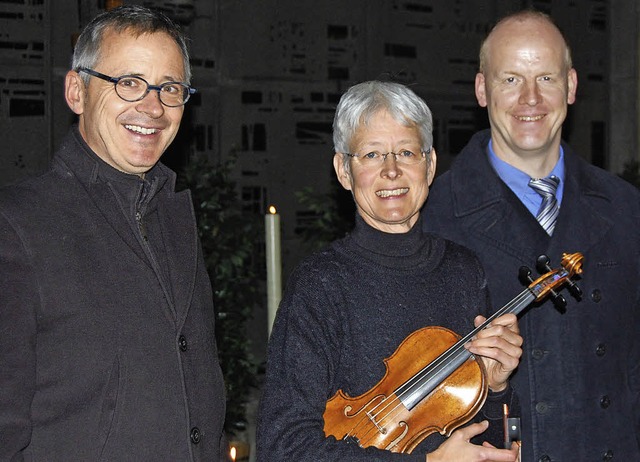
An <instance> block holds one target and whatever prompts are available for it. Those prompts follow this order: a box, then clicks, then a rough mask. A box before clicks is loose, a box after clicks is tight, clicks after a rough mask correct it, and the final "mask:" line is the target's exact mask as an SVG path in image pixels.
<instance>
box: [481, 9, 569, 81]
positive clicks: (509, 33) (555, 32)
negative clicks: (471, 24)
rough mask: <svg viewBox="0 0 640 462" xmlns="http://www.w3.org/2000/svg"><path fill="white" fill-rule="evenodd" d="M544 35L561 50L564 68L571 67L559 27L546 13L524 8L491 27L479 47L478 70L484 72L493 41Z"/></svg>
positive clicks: (489, 57)
mask: <svg viewBox="0 0 640 462" xmlns="http://www.w3.org/2000/svg"><path fill="white" fill-rule="evenodd" d="M543 35H544V36H545V38H546V39H547V40H551V41H553V42H556V43H557V44H558V46H560V47H561V49H562V52H563V60H564V64H565V66H566V69H567V70H568V69H571V68H572V67H573V63H572V60H571V50H570V49H569V45H568V44H567V41H566V40H565V38H564V36H563V35H562V32H560V29H558V27H557V26H556V25H555V23H554V22H553V20H552V19H551V18H550V17H549V16H548V15H546V14H544V13H542V12H539V11H532V10H525V11H520V12H518V13H514V14H512V15H509V16H506V17H504V18H503V19H501V20H500V21H498V23H497V24H496V25H495V26H494V27H493V29H491V32H489V35H487V37H486V38H485V39H484V41H483V42H482V45H481V47H480V72H485V70H486V69H487V65H488V60H490V59H491V51H492V48H493V44H494V43H502V44H504V43H509V42H511V41H513V40H516V39H518V38H520V39H526V38H531V39H534V38H536V37H538V38H539V37H540V36H543Z"/></svg>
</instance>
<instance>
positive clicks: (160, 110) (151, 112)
mask: <svg viewBox="0 0 640 462" xmlns="http://www.w3.org/2000/svg"><path fill="white" fill-rule="evenodd" d="M136 109H137V111H138V112H143V113H145V114H147V115H148V116H149V117H152V118H154V119H156V118H158V117H160V116H162V114H164V105H163V104H162V102H161V101H160V93H159V92H158V91H157V90H151V89H150V90H149V92H148V93H147V94H146V95H145V97H144V98H142V99H141V100H140V101H138V102H137V104H136Z"/></svg>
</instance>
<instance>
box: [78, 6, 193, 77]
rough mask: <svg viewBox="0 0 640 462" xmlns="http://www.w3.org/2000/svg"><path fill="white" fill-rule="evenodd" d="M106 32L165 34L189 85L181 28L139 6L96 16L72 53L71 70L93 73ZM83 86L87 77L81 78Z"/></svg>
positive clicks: (81, 35) (188, 65)
mask: <svg viewBox="0 0 640 462" xmlns="http://www.w3.org/2000/svg"><path fill="white" fill-rule="evenodd" d="M106 30H113V31H115V32H123V31H127V32H130V33H132V34H133V35H134V36H136V37H138V36H140V35H143V34H152V33H156V32H164V33H166V34H168V35H170V36H171V37H172V38H173V39H174V40H175V42H176V45H178V48H180V52H181V53H182V58H183V60H184V81H185V82H186V83H190V82H191V66H190V64H189V51H188V49H187V38H186V37H185V35H184V34H183V32H182V30H181V29H180V26H178V25H177V24H176V23H174V22H173V21H172V20H171V19H169V18H168V17H167V16H165V15H164V14H163V13H160V12H159V11H153V10H151V9H149V8H145V7H143V6H139V5H126V6H121V7H118V8H114V9H112V10H109V11H105V12H104V13H101V14H99V15H98V16H96V17H95V18H94V19H93V20H92V21H91V22H90V23H89V24H87V26H86V27H85V28H84V30H83V31H82V33H81V34H80V37H79V38H78V41H77V43H76V46H75V49H74V51H73V61H72V64H71V68H72V69H74V70H76V71H77V70H78V69H80V68H83V67H84V68H89V69H92V68H94V67H95V65H96V64H97V62H98V60H99V59H100V47H101V46H102V39H103V36H104V33H105V31H106ZM82 78H83V79H84V80H85V83H87V82H88V79H89V76H88V75H86V74H85V75H83V76H82Z"/></svg>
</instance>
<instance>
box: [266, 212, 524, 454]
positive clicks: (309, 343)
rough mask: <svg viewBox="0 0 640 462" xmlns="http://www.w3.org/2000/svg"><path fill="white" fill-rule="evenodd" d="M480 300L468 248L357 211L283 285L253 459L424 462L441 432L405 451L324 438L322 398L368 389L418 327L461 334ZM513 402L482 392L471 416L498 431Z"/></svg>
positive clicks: (483, 301) (480, 280) (479, 280)
mask: <svg viewBox="0 0 640 462" xmlns="http://www.w3.org/2000/svg"><path fill="white" fill-rule="evenodd" d="M488 300H489V297H488V292H487V287H486V280H485V277H484V273H483V271H482V268H481V266H480V264H479V263H478V261H477V259H476V258H475V256H474V255H473V254H472V253H471V252H470V251H468V250H466V249H465V248H463V247H460V246H458V245H456V244H454V243H452V242H450V241H446V240H443V239H441V238H439V237H436V236H433V235H430V234H427V233H425V232H423V231H422V230H421V229H420V227H419V226H416V227H414V228H413V229H411V230H410V231H409V232H408V233H405V234H388V233H384V232H381V231H378V230H376V229H374V228H372V227H370V226H369V225H367V224H366V223H365V222H364V220H362V219H361V218H360V217H357V219H356V227H355V229H354V231H353V232H352V233H351V234H350V235H348V236H347V237H345V238H343V239H341V240H338V241H336V242H334V243H332V244H331V245H330V246H328V247H327V248H326V249H324V250H322V251H320V252H318V253H316V254H314V255H312V256H310V257H308V258H307V259H306V260H304V261H303V262H302V263H301V264H300V265H299V266H298V267H297V268H296V269H295V270H294V272H293V273H292V275H291V277H290V279H289V281H288V284H287V288H286V291H285V294H284V297H283V300H282V302H281V304H280V307H279V310H278V314H277V317H276V321H275V324H274V328H273V332H272V334H271V338H270V341H269V351H268V362H267V374H266V381H265V386H264V389H263V397H262V401H261V404H260V413H259V418H258V438H257V439H258V441H257V445H258V447H257V455H258V461H259V462H266V461H268V462H271V461H283V460H295V461H298V462H301V461H307V460H308V461H314V462H317V461H335V460H344V461H347V460H348V461H363V462H364V461H367V462H371V461H387V460H405V461H409V460H416V461H418V460H420V461H423V460H424V454H425V453H427V452H430V451H431V450H433V449H435V448H437V447H438V446H439V445H440V444H441V442H442V441H443V438H442V437H441V436H440V435H438V434H435V435H431V436H430V437H428V438H427V439H426V440H425V441H424V442H423V443H422V444H421V445H419V446H418V447H417V448H416V449H415V450H414V452H413V454H411V455H406V454H393V453H391V452H388V451H382V450H379V449H376V448H367V449H362V448H360V447H358V445H356V444H346V443H344V442H342V441H336V440H335V439H334V438H325V435H324V432H323V427H324V422H323V418H322V415H323V413H324V409H325V405H326V402H327V400H328V399H329V398H331V397H332V396H333V395H334V394H335V393H336V391H337V390H339V389H341V390H342V391H343V392H344V393H346V394H347V395H349V396H351V397H356V396H359V395H361V394H363V393H365V392H366V391H368V390H369V389H371V388H372V387H373V386H374V385H376V384H377V383H378V382H379V381H380V380H381V379H382V378H383V377H384V375H385V371H386V368H385V364H384V362H383V360H384V359H385V358H388V357H389V356H391V355H392V354H393V353H394V351H395V350H396V349H397V348H398V346H399V345H400V343H401V342H402V341H403V340H404V339H405V338H406V337H407V336H408V335H409V334H411V333H412V332H414V331H416V330H418V329H420V328H422V327H426V326H443V327H446V328H449V329H451V330H453V331H454V332H457V333H459V334H462V335H464V334H466V333H468V332H469V331H470V330H472V329H473V318H474V317H475V316H476V315H477V314H486V312H487V310H488V305H489V303H488ZM512 398H513V396H512V393H511V390H510V388H509V389H508V390H507V391H506V392H503V393H500V394H492V393H490V395H489V399H488V400H487V403H485V406H484V408H483V409H482V411H481V412H480V414H481V415H479V416H477V417H476V420H477V421H479V420H482V419H484V418H491V417H492V418H493V419H495V420H496V421H497V425H495V427H496V428H497V430H498V435H499V431H500V430H501V410H502V404H501V403H502V402H503V401H505V402H506V403H507V404H511V402H510V401H511V400H512ZM499 441H500V438H499V437H498V438H497V440H495V439H494V440H493V442H494V443H498V442H499Z"/></svg>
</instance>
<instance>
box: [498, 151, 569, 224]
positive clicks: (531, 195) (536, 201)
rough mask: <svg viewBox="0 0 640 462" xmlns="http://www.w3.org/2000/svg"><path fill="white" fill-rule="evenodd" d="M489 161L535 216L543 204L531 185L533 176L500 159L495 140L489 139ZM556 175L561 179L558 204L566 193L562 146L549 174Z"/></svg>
mask: <svg viewBox="0 0 640 462" xmlns="http://www.w3.org/2000/svg"><path fill="white" fill-rule="evenodd" d="M487 153H488V158H489V163H490V164H491V166H492V167H493V169H494V170H495V172H496V173H497V174H498V176H499V177H500V179H501V180H502V181H503V182H504V183H505V184H506V185H507V186H508V187H509V189H511V190H512V191H513V193H514V194H515V195H516V196H517V197H518V199H520V201H521V202H522V203H523V204H524V205H525V207H527V209H529V211H530V212H531V213H532V214H533V215H534V216H535V215H536V214H537V213H538V210H539V209H540V204H542V197H541V196H540V195H539V194H538V193H537V192H535V191H534V190H533V189H531V188H530V187H529V180H530V179H531V177H530V176H529V175H527V174H526V173H524V172H523V171H522V170H518V169H517V168H515V167H514V166H512V165H510V164H508V163H506V162H505V161H503V160H502V159H500V158H499V157H498V156H497V155H496V153H495V152H494V150H493V142H492V140H489V146H488V148H487ZM551 175H555V176H557V177H558V178H559V179H560V184H559V185H558V189H557V190H556V200H557V201H558V204H561V203H562V196H563V194H564V177H565V169H564V149H562V146H560V156H559V158H558V162H557V163H556V165H555V166H554V167H553V170H551V172H550V173H549V175H548V176H551Z"/></svg>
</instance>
